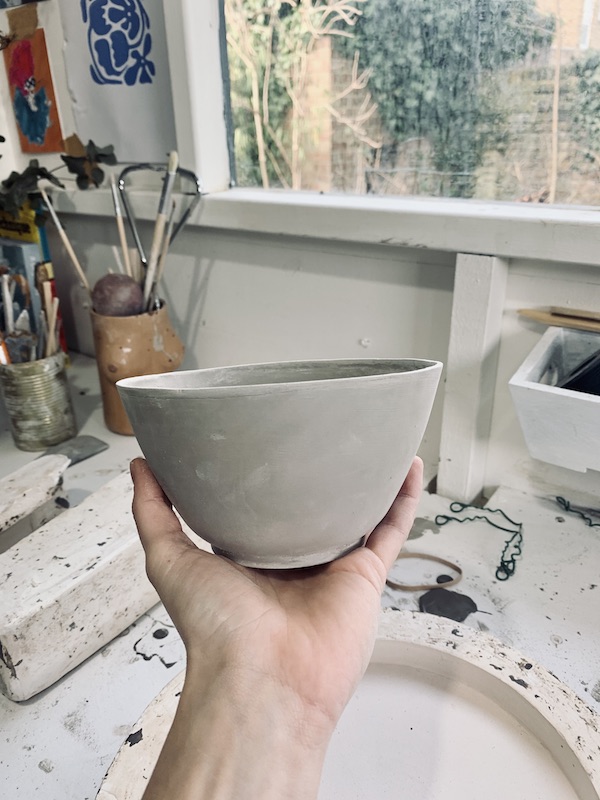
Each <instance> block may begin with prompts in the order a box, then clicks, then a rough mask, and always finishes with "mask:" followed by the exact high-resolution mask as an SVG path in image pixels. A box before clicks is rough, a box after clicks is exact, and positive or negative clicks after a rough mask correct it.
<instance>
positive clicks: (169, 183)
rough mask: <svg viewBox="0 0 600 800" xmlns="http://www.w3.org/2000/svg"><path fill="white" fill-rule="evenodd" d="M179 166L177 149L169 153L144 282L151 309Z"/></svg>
mask: <svg viewBox="0 0 600 800" xmlns="http://www.w3.org/2000/svg"><path fill="white" fill-rule="evenodd" d="M178 166H179V156H178V155H177V151H176V150H173V151H172V152H171V153H170V154H169V163H168V165H167V174H166V175H165V179H164V182H163V188H162V192H161V195H160V201H159V203H158V214H157V216H156V222H155V224H154V236H153V237H152V248H151V250H150V256H149V258H148V269H147V270H146V279H145V282H144V308H145V309H146V310H148V311H149V310H150V305H151V297H150V295H151V292H152V286H153V284H154V279H155V277H156V267H157V264H158V259H159V256H160V253H161V250H162V246H163V237H164V233H165V225H166V224H167V219H168V216H169V211H170V208H171V194H172V193H173V185H174V183H175V178H176V176H177V167H178Z"/></svg>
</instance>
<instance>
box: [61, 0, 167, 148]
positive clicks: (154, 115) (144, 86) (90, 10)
mask: <svg viewBox="0 0 600 800" xmlns="http://www.w3.org/2000/svg"><path fill="white" fill-rule="evenodd" d="M59 3H60V6H61V17H62V23H63V33H64V50H63V52H64V57H65V64H66V68H67V70H66V72H67V81H68V85H69V93H70V96H71V100H72V108H73V116H74V118H75V128H76V133H77V135H78V136H79V138H80V139H81V140H82V141H84V142H86V141H88V140H89V139H92V140H93V141H95V142H111V144H113V145H114V147H115V150H116V152H117V153H118V154H119V160H120V161H123V162H139V161H151V162H164V161H165V159H166V154H167V153H168V152H169V151H170V150H174V149H176V148H177V145H176V136H175V120H174V114H173V101H172V91H171V79H170V73H169V59H168V54H167V40H166V31H165V13H166V11H165V9H166V8H167V7H168V4H163V0H79V3H77V4H74V3H73V0H59Z"/></svg>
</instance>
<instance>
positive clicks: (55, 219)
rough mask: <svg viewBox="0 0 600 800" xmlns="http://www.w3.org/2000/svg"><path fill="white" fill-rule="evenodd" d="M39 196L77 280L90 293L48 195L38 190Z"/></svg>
mask: <svg viewBox="0 0 600 800" xmlns="http://www.w3.org/2000/svg"><path fill="white" fill-rule="evenodd" d="M40 194H41V195H42V198H43V200H44V203H45V204H46V207H47V209H48V211H49V212H50V216H51V217H52V221H53V222H54V224H55V226H56V230H57V231H58V234H59V236H60V238H61V240H62V243H63V245H64V247H65V250H66V251H67V253H68V255H69V258H70V259H71V262H72V264H73V266H74V267H75V270H76V272H77V274H78V275H79V280H80V281H81V283H82V285H83V286H84V287H85V288H86V289H87V291H88V292H89V291H90V284H89V283H88V279H87V278H86V277H85V273H84V271H83V269H82V267H81V264H80V263H79V259H78V258H77V256H76V255H75V251H74V250H73V245H72V244H71V242H70V241H69V237H68V236H67V234H66V231H65V229H64V228H63V226H62V225H61V222H60V220H59V218H58V216H57V214H56V211H55V210H54V206H53V205H52V203H51V202H50V198H49V197H48V195H47V194H46V192H45V191H44V190H43V189H40Z"/></svg>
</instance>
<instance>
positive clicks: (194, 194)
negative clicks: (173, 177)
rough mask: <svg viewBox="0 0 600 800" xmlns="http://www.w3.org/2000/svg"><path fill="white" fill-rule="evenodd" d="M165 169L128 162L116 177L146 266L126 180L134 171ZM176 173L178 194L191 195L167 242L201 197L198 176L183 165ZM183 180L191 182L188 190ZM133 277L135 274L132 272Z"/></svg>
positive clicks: (180, 227) (174, 235)
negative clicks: (178, 184) (178, 180)
mask: <svg viewBox="0 0 600 800" xmlns="http://www.w3.org/2000/svg"><path fill="white" fill-rule="evenodd" d="M165 169H167V166H166V165H164V164H147V163H146V164H130V165H129V166H128V167H125V169H124V170H123V171H122V172H121V174H120V175H119V179H118V189H119V194H120V195H121V200H122V203H123V210H124V211H125V216H126V217H127V221H128V222H129V227H130V229H131V234H132V236H133V240H134V242H135V246H136V248H137V252H138V254H139V258H140V260H141V262H142V267H146V266H147V265H148V259H147V257H146V252H145V250H144V246H143V244H142V240H141V238H140V234H139V231H138V229H137V222H136V219H135V215H134V213H133V209H132V207H131V203H130V202H129V196H128V185H127V184H128V181H129V179H130V178H131V177H132V175H133V174H134V173H136V172H145V171H146V172H164V171H165ZM177 175H178V176H179V178H180V180H181V187H180V190H179V191H180V194H181V195H182V196H184V197H191V201H190V202H189V203H188V204H187V207H186V208H185V210H184V211H183V213H182V215H181V217H180V218H179V220H178V222H176V223H175V225H174V227H173V232H172V233H171V238H170V242H169V244H173V242H174V241H175V238H176V237H177V235H178V234H179V232H180V231H181V229H182V228H183V226H184V225H185V224H186V223H187V221H188V219H189V218H190V216H191V214H192V211H193V210H194V209H195V208H196V206H197V205H198V203H199V202H200V198H201V197H202V184H201V182H200V178H198V176H197V175H196V174H195V173H193V172H192V171H191V170H189V169H184V168H183V167H178V168H177ZM184 181H185V183H187V184H191V186H192V188H191V189H189V190H184V188H183V185H184ZM134 277H135V274H134Z"/></svg>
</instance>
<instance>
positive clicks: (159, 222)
mask: <svg viewBox="0 0 600 800" xmlns="http://www.w3.org/2000/svg"><path fill="white" fill-rule="evenodd" d="M166 223H167V215H166V214H159V215H158V217H157V218H156V224H155V226H154V238H153V239H152V248H151V250H150V257H149V259H148V269H147V270H146V280H145V283H144V306H145V307H147V306H148V303H149V302H150V295H151V293H152V286H153V285H154V278H155V275H156V266H157V264H158V258H159V256H160V251H161V249H162V242H163V237H164V233H165V225H166Z"/></svg>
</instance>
